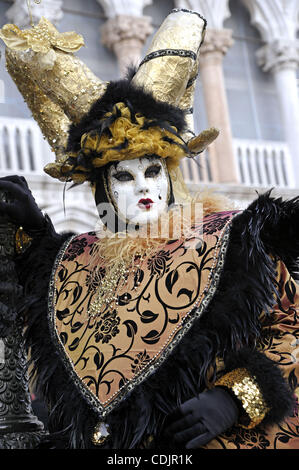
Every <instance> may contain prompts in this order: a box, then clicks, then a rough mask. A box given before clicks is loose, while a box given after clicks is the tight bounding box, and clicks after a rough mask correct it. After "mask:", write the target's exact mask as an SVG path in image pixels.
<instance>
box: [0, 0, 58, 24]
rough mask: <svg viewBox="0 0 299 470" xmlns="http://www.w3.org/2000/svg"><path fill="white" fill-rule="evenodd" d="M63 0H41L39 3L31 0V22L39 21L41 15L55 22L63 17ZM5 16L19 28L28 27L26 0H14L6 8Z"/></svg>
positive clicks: (28, 16) (28, 18)
mask: <svg viewBox="0 0 299 470" xmlns="http://www.w3.org/2000/svg"><path fill="white" fill-rule="evenodd" d="M62 4H63V0H42V1H41V2H40V3H37V2H35V1H34V0H31V3H30V5H31V7H30V9H31V14H32V20H33V24H36V23H38V22H39V20H40V19H41V17H42V16H44V17H45V18H47V19H48V20H50V21H51V22H52V23H54V24H57V23H58V22H59V21H60V20H61V19H62V17H63V12H62ZM6 17H7V18H8V21H9V22H10V23H14V24H16V25H17V26H18V27H19V28H21V29H24V28H29V27H30V26H31V25H30V15H29V11H28V6H27V2H26V1H25V0H15V1H14V3H13V5H12V6H11V7H10V8H9V9H8V10H7V12H6Z"/></svg>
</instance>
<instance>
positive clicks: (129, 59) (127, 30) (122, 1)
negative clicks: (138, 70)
mask: <svg viewBox="0 0 299 470" xmlns="http://www.w3.org/2000/svg"><path fill="white" fill-rule="evenodd" d="M97 1H98V3H99V4H100V5H101V6H102V8H103V9H104V12H105V14H106V16H107V22H106V23H105V24H104V26H103V27H102V28H101V36H102V44H104V45H105V46H107V47H108V48H109V49H110V50H112V51H113V52H114V54H115V55H116V57H117V61H118V65H119V70H120V74H121V75H124V74H125V73H126V71H127V68H128V67H129V66H132V65H133V66H137V65H138V64H139V62H140V60H141V56H142V48H143V46H144V43H145V41H146V38H147V37H148V36H149V35H150V34H151V33H152V32H153V28H152V26H151V18H150V17H148V16H143V9H144V7H146V6H147V5H150V4H151V3H152V0H97Z"/></svg>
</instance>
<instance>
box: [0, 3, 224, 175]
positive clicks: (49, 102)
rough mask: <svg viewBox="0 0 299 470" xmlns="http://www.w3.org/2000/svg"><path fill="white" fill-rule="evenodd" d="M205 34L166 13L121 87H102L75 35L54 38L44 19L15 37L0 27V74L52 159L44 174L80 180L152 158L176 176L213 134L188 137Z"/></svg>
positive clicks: (187, 15) (195, 18) (185, 14)
mask: <svg viewBox="0 0 299 470" xmlns="http://www.w3.org/2000/svg"><path fill="white" fill-rule="evenodd" d="M205 29H206V21H205V19H204V18H202V16H201V15H199V14H198V13H196V12H192V11H189V10H184V9H183V10H179V9H176V10H173V11H172V12H171V13H170V14H169V15H168V16H167V18H166V19H165V20H164V22H163V23H162V25H161V27H160V28H159V30H158V31H157V33H156V35H155V36H154V38H153V41H152V44H151V46H150V48H149V51H148V53H147V54H146V56H145V58H144V60H143V61H142V62H141V64H140V66H139V68H138V70H137V72H136V73H135V75H134V76H133V78H131V80H130V81H128V82H127V85H124V84H123V82H110V83H107V82H106V83H103V82H102V81H101V80H100V79H99V78H98V77H96V76H95V75H94V74H93V73H92V72H91V71H90V70H89V69H88V67H86V66H85V64H84V63H83V62H82V61H80V60H79V58H78V57H76V56H75V55H74V52H76V51H77V50H79V49H80V48H81V47H82V46H83V45H84V41H83V38H82V36H80V35H78V34H76V33H75V32H69V33H59V32H58V31H57V30H56V28H55V27H54V26H53V25H52V24H51V23H50V22H49V21H48V20H46V19H45V18H42V19H41V20H40V22H39V24H38V25H36V26H33V27H32V28H30V29H26V30H23V31H22V30H20V29H19V28H17V27H16V26H15V25H5V26H4V27H3V28H2V29H1V30H0V37H1V38H2V39H3V41H4V42H5V44H6V45H7V52H6V57H7V69H8V71H9V73H10V74H11V76H12V78H13V79H14V81H15V83H16V84H17V86H18V88H19V90H20V92H21V93H22V94H23V96H24V98H25V101H26V102H27V104H28V106H29V108H30V109H31V111H32V114H33V117H34V119H35V120H36V121H37V122H38V124H39V126H40V128H41V130H42V132H43V135H44V137H45V138H46V139H47V140H48V142H49V144H50V145H51V147H52V149H53V151H54V152H55V154H56V162H55V163H50V164H48V165H47V166H46V167H45V171H46V172H47V173H48V174H50V175H51V176H52V177H54V178H58V179H61V180H70V179H72V180H73V181H75V182H83V181H85V180H88V179H90V178H89V177H90V172H91V171H92V168H98V167H101V166H103V165H105V164H106V163H108V162H110V161H113V160H124V159H128V158H137V157H140V156H142V155H145V154H156V155H158V156H160V157H162V158H166V162H167V165H168V168H169V170H170V172H172V176H173V177H177V178H178V177H179V173H178V171H177V169H178V165H179V161H180V159H181V158H182V157H184V156H192V155H196V154H198V153H200V152H202V151H203V150H204V149H205V148H206V146H207V145H209V143H211V142H212V141H213V140H214V139H215V138H216V137H217V135H218V131H217V130H215V129H209V130H207V131H204V132H202V133H201V134H199V136H195V135H194V130H193V117H192V109H191V108H192V106H193V95H194V87H195V80H196V76H197V73H198V63H199V49H200V46H201V44H202V42H203V39H204V33H205ZM118 83H122V86H119V85H118ZM134 93H135V95H139V97H138V96H137V98H136V99H135V96H134ZM141 103H143V106H142V105H141ZM147 108H149V109H150V110H148V109H147ZM175 111H177V115H176V113H175ZM155 112H157V115H159V116H158V117H157V115H156V116H153V113H154V114H155ZM180 113H181V114H180ZM182 116H183V121H184V125H182V119H181V118H182ZM186 122H187V126H186ZM69 127H70V130H69V131H68V129H69ZM175 172H176V175H175Z"/></svg>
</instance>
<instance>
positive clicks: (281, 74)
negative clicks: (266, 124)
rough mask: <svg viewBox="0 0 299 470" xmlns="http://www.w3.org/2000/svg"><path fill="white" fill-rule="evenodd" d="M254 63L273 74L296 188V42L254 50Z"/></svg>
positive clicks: (298, 49) (298, 137) (298, 169)
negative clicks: (256, 54) (256, 56)
mask: <svg viewBox="0 0 299 470" xmlns="http://www.w3.org/2000/svg"><path fill="white" fill-rule="evenodd" d="M258 63H259V64H260V65H261V66H262V67H263V70H265V71H269V70H270V71H271V72H272V73H273V75H274V79H275V83H276V89H277V94H278V99H279V104H280V111H281V117H282V121H283V126H284V135H285V139H286V141H287V143H288V146H289V150H290V153H291V156H292V162H293V168H294V176H295V183H296V186H299V97H298V87H297V73H296V71H297V69H298V65H299V47H298V41H289V40H277V41H273V42H272V43H270V44H267V45H266V46H264V47H263V48H262V49H260V50H259V51H258Z"/></svg>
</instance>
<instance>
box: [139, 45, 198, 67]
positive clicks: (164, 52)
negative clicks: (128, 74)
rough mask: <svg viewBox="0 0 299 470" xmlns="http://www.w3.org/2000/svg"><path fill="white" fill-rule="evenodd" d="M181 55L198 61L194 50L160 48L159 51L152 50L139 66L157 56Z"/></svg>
mask: <svg viewBox="0 0 299 470" xmlns="http://www.w3.org/2000/svg"><path fill="white" fill-rule="evenodd" d="M170 55H172V56H181V57H189V58H190V59H193V60H194V61H196V58H197V55H196V54H195V52H193V51H187V50H185V49H160V50H158V51H154V52H151V53H150V54H148V55H146V56H145V57H144V59H143V60H142V61H141V62H140V65H139V67H141V65H143V64H144V63H145V62H148V61H149V60H152V59H156V58H157V57H165V56H170Z"/></svg>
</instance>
